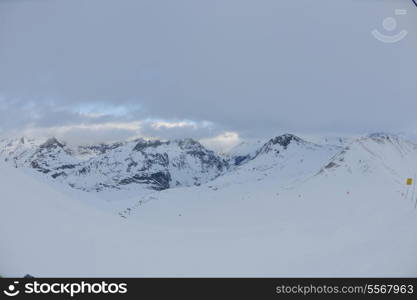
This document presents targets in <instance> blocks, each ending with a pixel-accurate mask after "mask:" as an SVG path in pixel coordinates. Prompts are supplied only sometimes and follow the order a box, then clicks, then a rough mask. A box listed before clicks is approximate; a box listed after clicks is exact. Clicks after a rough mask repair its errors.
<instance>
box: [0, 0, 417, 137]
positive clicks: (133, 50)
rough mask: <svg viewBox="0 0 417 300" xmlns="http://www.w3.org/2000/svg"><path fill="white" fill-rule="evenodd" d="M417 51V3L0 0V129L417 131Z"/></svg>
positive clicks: (96, 133)
mask: <svg viewBox="0 0 417 300" xmlns="http://www.w3.org/2000/svg"><path fill="white" fill-rule="evenodd" d="M396 8H404V9H407V10H408V13H407V15H401V16H395V14H394V10H395V9H396ZM390 16H391V17H395V19H396V20H397V21H398V24H397V25H398V28H397V29H395V30H393V31H392V32H387V31H386V30H385V29H384V28H383V26H382V21H383V20H384V19H385V18H386V17H390ZM373 29H378V30H379V31H380V32H381V33H384V34H389V35H394V34H397V33H398V32H400V31H401V30H407V31H408V36H407V37H406V38H405V39H404V40H402V41H400V42H398V43H395V44H385V43H382V42H380V41H378V40H376V39H375V38H374V37H373V36H372V35H371V31H372V30H373ZM416 53H417V8H416V7H413V4H412V2H411V0H386V1H383V0H340V1H334V0H315V1H311V0H298V1H294V0H279V1H278V0H257V1H254V0H176V1H170V0H163V1H162V0H88V1H83V0H60V1H59V0H0V133H1V134H3V135H7V134H20V133H25V134H30V135H49V134H54V135H58V136H62V137H64V138H68V139H71V140H73V141H81V142H90V141H106V140H122V139H125V138H129V137H132V136H144V137H159V138H179V137H185V136H187V137H194V138H198V139H205V140H210V139H213V138H214V140H213V141H222V142H224V141H225V140H226V141H227V139H228V138H230V139H232V140H234V141H236V140H237V139H238V138H237V137H239V136H240V137H258V136H259V137H267V136H273V135H278V134H281V133H284V132H294V133H300V134H333V133H336V134H350V133H354V134H357V133H367V132H373V131H390V132H400V131H414V132H415V131H417V118H416V112H417V101H416V100H417V99H416V95H417V84H416V82H417V79H416V78H417V56H416Z"/></svg>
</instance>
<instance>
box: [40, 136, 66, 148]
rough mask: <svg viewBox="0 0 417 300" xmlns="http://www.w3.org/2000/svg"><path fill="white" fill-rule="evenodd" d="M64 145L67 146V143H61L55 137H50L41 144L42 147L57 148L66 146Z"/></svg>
mask: <svg viewBox="0 0 417 300" xmlns="http://www.w3.org/2000/svg"><path fill="white" fill-rule="evenodd" d="M64 147H65V143H61V142H60V141H58V139H57V138H55V137H52V138H49V139H48V140H47V141H46V142H45V143H43V144H42V145H40V148H42V149H55V148H64Z"/></svg>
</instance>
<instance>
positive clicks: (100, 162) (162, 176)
mask: <svg viewBox="0 0 417 300" xmlns="http://www.w3.org/2000/svg"><path fill="white" fill-rule="evenodd" d="M340 141H341V139H339V140H338V143H337V145H332V144H320V145H319V144H315V143H311V142H308V141H306V140H303V139H301V138H299V137H297V136H295V135H292V134H284V135H280V136H276V137H274V138H271V139H269V140H267V141H266V142H264V143H260V142H258V143H256V144H252V145H248V144H245V143H242V144H241V145H238V146H237V147H235V149H233V150H232V151H231V152H230V153H228V154H219V153H216V152H214V151H211V150H209V149H207V148H205V147H204V146H203V145H202V144H200V143H199V142H198V141H195V140H193V139H182V140H172V141H161V140H144V139H137V140H133V141H125V142H119V143H112V144H96V145H84V146H78V147H69V146H68V145H67V144H66V143H65V142H63V141H60V140H58V139H56V138H54V137H52V138H49V139H47V140H46V141H42V140H35V139H30V138H26V137H22V138H18V139H3V140H0V159H1V160H4V161H6V162H9V163H11V164H12V165H13V166H15V167H27V168H32V169H34V170H36V171H38V172H40V173H43V174H45V175H46V176H48V177H50V178H52V179H53V181H56V182H60V183H62V184H66V185H69V186H70V187H72V188H75V189H79V190H83V191H87V192H91V191H95V192H103V191H114V190H155V191H161V190H166V189H169V188H174V187H187V186H199V185H201V184H206V183H209V182H211V181H214V180H215V179H217V178H219V177H222V179H221V180H220V181H225V180H226V181H229V182H230V183H233V182H247V181H251V180H262V178H265V177H268V176H272V177H274V178H276V180H277V181H278V182H279V184H281V185H282V184H284V183H285V184H289V183H291V182H293V181H296V180H303V178H306V177H308V176H312V175H315V174H316V173H324V172H331V171H332V170H333V169H335V168H339V167H341V168H345V169H347V170H348V171H349V172H352V170H353V169H355V170H358V171H361V172H371V170H375V169H381V170H380V171H382V172H388V173H391V174H392V175H396V176H401V174H400V171H397V169H398V168H399V166H401V168H402V169H403V168H404V166H403V165H404V161H402V160H401V159H404V158H406V157H408V156H410V155H415V154H416V153H417V146H416V145H415V144H413V143H411V142H408V141H406V140H404V139H402V138H400V137H398V136H396V135H391V134H385V133H376V134H371V135H369V136H366V137H362V138H358V139H354V140H352V141H349V142H346V143H345V144H344V145H343V143H341V142H340ZM341 145H343V146H341ZM397 180H400V179H397Z"/></svg>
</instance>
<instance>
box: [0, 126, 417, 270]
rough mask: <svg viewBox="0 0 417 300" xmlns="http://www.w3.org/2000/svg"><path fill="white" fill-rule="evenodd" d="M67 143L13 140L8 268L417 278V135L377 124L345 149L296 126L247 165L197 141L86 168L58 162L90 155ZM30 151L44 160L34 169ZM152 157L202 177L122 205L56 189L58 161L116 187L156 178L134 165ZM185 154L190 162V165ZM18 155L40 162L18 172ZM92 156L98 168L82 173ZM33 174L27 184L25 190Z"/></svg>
mask: <svg viewBox="0 0 417 300" xmlns="http://www.w3.org/2000/svg"><path fill="white" fill-rule="evenodd" d="M59 144H60V145H61V146H60V145H58V143H57V142H56V141H52V140H50V141H49V142H48V143H37V142H33V141H31V142H29V140H25V141H24V143H22V141H19V140H17V141H14V142H10V141H9V142H8V143H6V144H2V145H4V146H7V150H4V149H3V150H4V151H2V152H1V153H2V154H1V155H2V158H3V159H4V158H5V157H8V162H9V163H4V162H0V186H1V189H2V201H0V230H3V231H1V234H2V236H3V243H2V244H1V247H0V250H1V251H2V253H7V254H8V255H7V259H5V260H3V261H0V263H1V265H2V272H3V274H4V275H8V276H21V275H22V274H26V273H31V274H32V275H35V276H151V275H152V276H173V275H176V276H178V275H184V276H247V275H250V276H261V277H265V276H378V277H379V276H416V275H417V273H416V270H417V260H416V256H415V249H416V247H417V234H416V228H417V227H416V226H417V210H416V209H415V203H416V202H415V201H416V199H415V198H416V196H417V194H414V196H413V187H412V186H407V185H406V184H405V183H406V178H409V177H415V175H414V174H415V172H416V170H417V145H415V144H413V143H411V142H408V141H406V140H403V139H401V138H399V137H398V136H394V135H388V134H373V135H370V136H366V137H362V138H359V139H356V140H354V141H353V142H352V143H351V144H350V145H349V146H346V147H344V148H340V147H335V146H329V145H317V144H314V143H310V142H307V141H305V140H302V139H300V138H298V137H296V136H293V135H283V136H279V137H275V138H272V139H270V140H269V141H266V142H265V143H263V144H262V145H261V146H260V147H259V148H258V149H257V150H256V151H255V152H254V154H253V155H252V156H251V157H250V159H248V160H247V161H246V162H245V163H242V164H232V163H230V162H233V160H232V159H231V160H230V162H229V163H228V162H224V161H223V160H222V159H221V157H219V156H218V155H217V154H215V153H212V152H206V151H208V150H206V149H204V148H201V146H200V145H199V144H198V143H196V142H194V141H190V140H182V141H171V142H161V141H143V140H138V141H131V142H125V143H121V144H120V145H119V146H118V147H110V148H109V149H107V150H105V151H103V153H102V152H101V151H98V153H92V152H94V151H95V150H94V151H92V152H89V153H88V155H91V156H92V157H90V158H89V159H87V160H85V159H84V160H82V159H79V160H78V161H77V163H76V164H75V167H74V169H70V168H68V169H58V168H59V167H60V165H59V164H56V160H55V159H63V160H65V162H67V159H68V156H69V157H71V159H75V158H76V157H77V156H79V155H80V153H78V152H77V149H75V150H72V149H70V148H68V147H67V146H66V145H64V143H62V142H59ZM93 149H95V148H93ZM164 153H166V155H167V156H168V158H169V160H168V162H169V163H168V164H166V163H165V162H166V161H167V160H165V159H164V157H165V155H164ZM49 155H51V156H49ZM212 155H213V156H212ZM203 158H204V160H203ZM31 159H35V160H36V161H37V162H38V164H39V165H40V166H41V167H42V168H40V169H33V166H32V167H31ZM49 159H50V161H49ZM151 159H155V161H154V162H152V163H151V165H150V167H149V173H148V174H153V173H152V172H159V171H161V170H165V171H166V172H168V173H169V174H170V176H171V178H180V179H181V178H183V179H184V180H185V179H187V180H188V179H189V178H190V177H189V174H193V175H194V174H200V175H199V176H200V177H199V178H200V180H201V181H199V183H200V184H199V185H194V181H193V180H191V181H190V182H187V181H183V182H185V183H187V184H190V185H189V186H178V188H174V189H164V190H155V189H150V190H149V193H147V194H143V193H137V194H136V196H135V197H134V198H132V199H122V200H123V201H119V202H120V203H118V207H123V210H122V211H120V210H118V209H115V208H114V207H113V206H105V205H107V204H106V203H105V205H102V206H100V207H96V208H99V209H96V208H95V207H94V206H93V207H92V206H91V205H89V204H94V203H88V202H86V201H84V200H85V199H83V198H82V197H69V196H68V194H67V195H63V194H62V190H61V189H60V188H57V189H53V188H52V187H55V185H51V180H52V179H51V178H52V177H51V175H53V174H55V172H58V171H63V172H68V175H67V176H58V177H56V178H55V179H54V180H63V181H62V182H64V183H66V181H65V180H64V179H65V178H67V179H68V178H71V179H72V180H74V178H80V179H79V181H78V182H77V184H80V185H82V184H83V186H85V187H88V186H92V185H94V184H96V183H97V182H105V181H104V180H110V182H112V183H114V182H116V181H111V180H114V179H113V178H117V176H116V175H115V174H118V172H120V174H121V175H123V176H128V175H130V176H135V174H137V173H138V174H143V173H140V172H141V171H140V167H139V166H137V167H136V166H135V167H132V172H127V171H126V169H125V168H126V167H128V166H129V164H130V163H131V160H134V161H135V162H138V164H141V165H142V166H146V165H147V163H146V161H147V160H151ZM176 159H185V160H180V161H181V162H184V164H185V165H184V169H181V168H178V164H179V162H178V161H177V160H176ZM211 159H214V161H212V160H211ZM10 162H12V163H10ZM16 163H17V166H21V165H26V166H28V167H29V168H17V169H16V168H13V167H12V166H16ZM174 163H175V166H174ZM220 164H221V165H222V166H223V164H224V166H225V167H224V168H223V169H222V170H220V169H219V168H217V167H216V166H220ZM87 166H89V167H90V168H91V170H90V171H89V172H87V173H86V174H85V175H82V174H81V175H76V174H75V173H70V172H73V171H74V170H80V169H81V168H83V167H87ZM203 166H205V167H206V168H207V169H204V168H203ZM213 166H214V167H213ZM45 169H50V172H48V173H46V174H45V173H44V172H43V171H42V170H45ZM34 170H37V171H38V172H35V171H34ZM133 170H134V171H133ZM203 170H207V172H203ZM22 171H23V172H22ZM105 172H109V176H107V174H105ZM176 172H183V173H180V175H179V174H178V173H176ZM24 173H26V174H24ZM83 176H84V177H83ZM98 176H102V177H100V178H101V179H95V178H96V177H97V178H98ZM89 178H91V179H89ZM414 179H416V178H414ZM88 180H91V182H89V181H88ZM205 180H207V181H206V183H204V181H205ZM171 182H172V180H171ZM22 183H24V184H25V189H18V188H16V186H19V185H21V184H22ZM154 184H155V183H154V182H152V183H144V182H135V183H131V185H132V186H145V187H150V186H152V185H154ZM122 186H123V185H120V187H119V188H122ZM79 193H82V194H83V195H86V197H87V196H88V197H94V196H96V195H99V194H96V193H84V192H81V191H79ZM115 193H119V192H118V190H115ZM113 196H115V197H116V198H117V197H118V196H117V194H113ZM97 200H100V199H97ZM102 202H103V201H98V202H97V203H101V204H102ZM104 202H105V201H104ZM102 208H106V209H108V210H104V211H103V210H102ZM120 215H121V216H122V217H123V218H120V217H119V216H120ZM39 232H42V234H41V235H39V234H38V233H39ZM51 237H53V238H51ZM28 247H30V249H31V251H30V252H29V253H28V252H27V249H28ZM63 256H65V257H68V259H66V260H65V261H62V257H63ZM3 257H6V256H5V255H4V256H3ZM73 257H74V259H72V258H73ZM115 257H117V259H114V258H115ZM387 258H389V259H387Z"/></svg>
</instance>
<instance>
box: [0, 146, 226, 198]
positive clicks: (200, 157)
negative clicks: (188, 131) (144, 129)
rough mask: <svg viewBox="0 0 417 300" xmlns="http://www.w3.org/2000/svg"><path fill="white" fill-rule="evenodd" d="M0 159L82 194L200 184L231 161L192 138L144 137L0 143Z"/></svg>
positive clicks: (212, 176) (221, 172)
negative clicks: (70, 142)
mask: <svg viewBox="0 0 417 300" xmlns="http://www.w3.org/2000/svg"><path fill="white" fill-rule="evenodd" d="M0 149H1V150H0V157H1V158H2V159H3V160H5V161H10V162H13V164H14V166H16V167H30V168H33V169H35V170H37V171H39V172H42V173H44V174H48V175H50V176H51V177H52V178H54V179H56V180H57V181H59V182H62V183H65V184H68V185H70V186H71V187H74V188H77V189H81V190H85V191H93V190H94V191H102V190H106V189H125V188H127V187H130V188H132V187H133V188H138V187H140V188H150V189H154V190H163V189H167V188H170V187H175V186H190V185H200V184H202V183H205V182H207V181H210V180H212V179H214V178H216V177H217V176H219V175H221V174H223V173H224V172H225V171H226V170H227V169H228V167H229V163H228V162H227V161H226V160H225V159H224V158H222V157H220V156H219V155H217V154H216V153H214V152H213V151H210V150H208V149H206V148H204V147H203V146H202V145H201V144H200V143H199V142H197V141H194V140H192V139H184V140H174V141H159V140H154V141H145V140H142V139H139V140H135V141H131V142H124V143H116V144H111V145H106V144H100V145H91V146H81V147H78V148H77V149H75V150H74V149H71V148H70V147H68V146H67V145H66V144H65V143H64V142H60V141H58V140H57V139H56V138H51V139H48V140H47V141H45V142H43V143H39V142H36V141H34V140H29V139H26V138H21V139H15V140H3V141H2V142H1V144H0Z"/></svg>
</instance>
